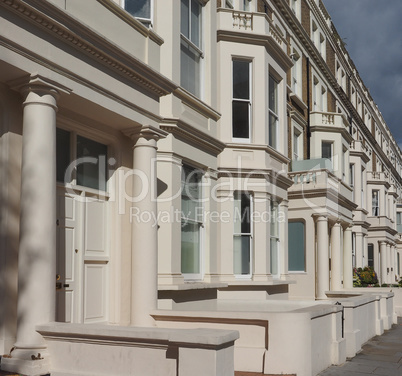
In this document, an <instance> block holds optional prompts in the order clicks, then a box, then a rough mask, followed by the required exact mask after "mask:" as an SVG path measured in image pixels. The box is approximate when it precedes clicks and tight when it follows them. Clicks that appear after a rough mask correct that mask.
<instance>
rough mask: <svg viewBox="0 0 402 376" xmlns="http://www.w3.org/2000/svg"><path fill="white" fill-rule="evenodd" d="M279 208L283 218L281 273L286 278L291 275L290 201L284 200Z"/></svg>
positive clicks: (281, 228)
mask: <svg viewBox="0 0 402 376" xmlns="http://www.w3.org/2000/svg"><path fill="white" fill-rule="evenodd" d="M279 210H280V212H281V217H283V218H284V219H285V220H283V221H282V222H281V223H279V226H280V234H281V235H280V236H281V241H280V243H279V244H280V252H279V257H280V263H279V265H280V274H281V278H282V279H286V278H287V277H288V275H289V253H288V210H289V201H287V200H283V201H282V202H281V204H280V206H279Z"/></svg>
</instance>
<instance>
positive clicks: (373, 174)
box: [367, 171, 389, 184]
mask: <svg viewBox="0 0 402 376" xmlns="http://www.w3.org/2000/svg"><path fill="white" fill-rule="evenodd" d="M370 182H374V183H377V184H378V182H383V183H389V173H388V172H378V171H368V172H367V183H370Z"/></svg>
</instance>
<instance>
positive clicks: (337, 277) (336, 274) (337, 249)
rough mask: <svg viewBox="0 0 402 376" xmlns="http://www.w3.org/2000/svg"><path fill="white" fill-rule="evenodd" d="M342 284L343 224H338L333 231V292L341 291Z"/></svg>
mask: <svg viewBox="0 0 402 376" xmlns="http://www.w3.org/2000/svg"><path fill="white" fill-rule="evenodd" d="M341 282H342V280H341V224H340V223H339V222H336V223H335V224H334V225H333V226H332V229H331V290H332V291H337V290H340V289H341V288H342V284H341Z"/></svg>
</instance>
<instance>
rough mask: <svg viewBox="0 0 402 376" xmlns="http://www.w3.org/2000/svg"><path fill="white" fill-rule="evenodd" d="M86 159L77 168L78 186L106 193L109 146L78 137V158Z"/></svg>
mask: <svg viewBox="0 0 402 376" xmlns="http://www.w3.org/2000/svg"><path fill="white" fill-rule="evenodd" d="M84 157H86V158H87V160H84V161H81V163H80V164H79V165H78V166H77V184H78V185H82V186H84V187H89V188H94V189H100V190H102V191H106V160H107V146H106V145H103V144H100V143H99V142H96V141H92V140H89V139H87V138H85V137H81V136H77V158H84Z"/></svg>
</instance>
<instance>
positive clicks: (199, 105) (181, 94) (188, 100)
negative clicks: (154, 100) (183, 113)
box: [174, 87, 221, 121]
mask: <svg viewBox="0 0 402 376" xmlns="http://www.w3.org/2000/svg"><path fill="white" fill-rule="evenodd" d="M174 95H175V96H176V97H177V98H179V99H181V100H182V101H183V103H184V104H185V105H187V106H189V107H191V108H192V109H193V110H194V111H197V112H198V113H200V114H201V115H203V116H206V117H208V118H210V119H212V120H214V121H218V120H219V119H220V118H221V114H220V113H219V112H217V111H216V110H215V109H213V108H212V107H211V106H209V105H207V104H206V103H205V102H203V101H201V100H200V98H198V97H196V96H195V95H193V94H191V93H190V92H189V91H187V90H185V89H184V88H182V87H177V88H176V90H175V91H174Z"/></svg>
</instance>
